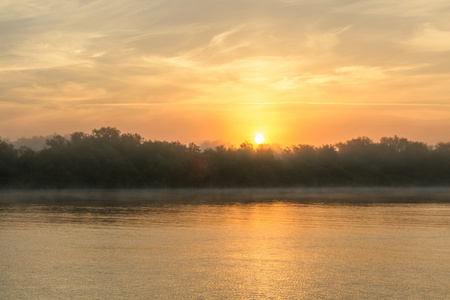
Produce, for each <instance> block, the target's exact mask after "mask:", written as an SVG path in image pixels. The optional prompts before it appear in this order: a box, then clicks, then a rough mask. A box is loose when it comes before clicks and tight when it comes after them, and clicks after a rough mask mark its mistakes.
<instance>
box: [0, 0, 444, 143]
mask: <svg viewBox="0 0 450 300" xmlns="http://www.w3.org/2000/svg"><path fill="white" fill-rule="evenodd" d="M188 2H189V5H188V3H187V1H185V0H183V1H182V0H170V1H169V0H158V1H156V0H155V1H139V0H129V1H110V0H99V1H82V0H79V1H75V0H73V1H59V0H44V1H41V0H39V1H38V0H20V1H17V0H3V1H2V2H0V35H1V36H2V43H1V45H0V92H1V93H0V136H1V137H4V138H10V139H16V138H19V137H21V136H27V137H31V136H34V135H48V134H52V133H55V132H56V133H60V134H67V133H71V132H74V131H85V132H90V131H91V130H92V129H93V128H99V127H101V126H115V127H117V128H119V129H121V130H122V132H137V133H140V134H142V135H143V136H144V137H145V138H147V139H153V140H155V139H157V140H179V141H181V142H183V143H188V142H192V141H193V142H196V143H198V144H202V143H203V142H204V141H207V140H209V141H219V143H220V142H231V143H233V144H239V143H241V142H243V141H245V140H247V141H252V140H253V137H254V135H255V134H256V133H257V132H261V133H263V134H264V136H265V138H266V142H267V143H277V144H281V145H291V144H314V145H321V144H326V143H336V142H339V141H345V140H348V139H350V138H354V137H357V136H368V137H370V138H372V139H374V140H376V141H377V140H378V139H379V138H380V137H382V136H393V135H399V136H403V137H407V138H409V139H412V140H420V141H424V142H427V143H430V144H435V143H437V142H440V141H449V140H450V96H449V95H450V84H449V82H450V59H449V57H450V21H449V20H450V8H449V7H448V2H447V1H442V0H429V1H422V0H409V1H389V2H386V1H379V0H366V1H357V2H348V1H341V0H329V1H300V0H298V1H297V0H239V1H237V0H223V1H222V0H218V1H210V0H208V1H207V0H189V1H188Z"/></svg>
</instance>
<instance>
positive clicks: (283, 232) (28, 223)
mask: <svg viewBox="0 0 450 300" xmlns="http://www.w3.org/2000/svg"><path fill="white" fill-rule="evenodd" d="M0 199H1V200H0V298H1V299H50V298H51V299H259V298H264V299H314V298H319V299H361V298H364V299H367V298H375V299H386V298H390V299H393V298H395V299H404V298H408V299H448V298H449V297H450V288H449V284H448V283H449V282H450V189H436V190H432V189H415V190H401V189H376V190H368V189H357V190H346V189H334V190H314V189H298V190H297V189H292V190H202V191H196V190H180V191H89V192H80V191H52V192H42V191H41V192H36V191H34V192H14V191H12V192H3V193H0Z"/></svg>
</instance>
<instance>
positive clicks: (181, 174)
mask: <svg viewBox="0 0 450 300" xmlns="http://www.w3.org/2000/svg"><path fill="white" fill-rule="evenodd" d="M46 145H47V146H46V148H44V149H42V150H40V151H35V150H32V149H31V148H28V147H24V146H23V147H20V148H18V149H17V148H15V147H14V146H13V145H12V144H9V143H7V142H5V141H2V140H0V187H2V188H148V187H155V188H162V187H163V188H174V187H175V188H177V187H283V186H449V185H450V142H447V143H438V144H436V145H434V146H429V145H427V144H425V143H422V142H415V141H410V140H408V139H406V138H400V137H397V136H394V137H384V138H382V139H381V140H380V141H379V142H374V141H372V140H371V139H369V138H367V137H358V138H355V139H352V140H349V141H346V142H343V143H337V144H335V145H323V146H320V147H315V146H311V145H295V146H291V147H288V148H285V149H284V150H283V151H281V152H275V151H274V150H273V149H271V148H270V147H269V146H267V145H264V144H262V145H258V146H257V147H254V146H253V145H252V144H250V143H248V142H245V143H242V144H241V145H240V146H239V147H233V146H231V147H225V146H218V147H214V148H207V149H205V150H200V148H199V147H198V146H197V145H196V144H194V143H190V144H189V145H185V144H182V143H180V142H167V141H152V140H144V139H143V138H142V137H141V136H140V135H139V134H130V133H125V134H122V133H121V132H120V130H118V129H117V128H113V127H102V128H100V129H94V130H92V133H91V134H87V133H84V132H74V133H72V134H71V135H70V137H67V138H65V137H62V136H60V135H56V136H54V137H52V138H51V139H48V140H47V142H46Z"/></svg>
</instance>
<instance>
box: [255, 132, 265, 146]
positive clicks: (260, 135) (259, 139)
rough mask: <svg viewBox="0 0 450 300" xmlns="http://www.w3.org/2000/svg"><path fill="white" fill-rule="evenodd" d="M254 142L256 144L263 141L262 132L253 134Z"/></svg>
mask: <svg viewBox="0 0 450 300" xmlns="http://www.w3.org/2000/svg"><path fill="white" fill-rule="evenodd" d="M255 143H257V144H261V143H264V137H263V135H262V134H257V135H256V136H255Z"/></svg>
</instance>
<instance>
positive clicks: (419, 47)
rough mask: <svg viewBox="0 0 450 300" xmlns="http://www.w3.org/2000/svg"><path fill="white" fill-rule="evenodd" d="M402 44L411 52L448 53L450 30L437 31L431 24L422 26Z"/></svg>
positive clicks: (449, 49)
mask: <svg viewBox="0 0 450 300" xmlns="http://www.w3.org/2000/svg"><path fill="white" fill-rule="evenodd" d="M404 44H406V45H407V46H409V49H410V50H412V51H430V52H442V51H450V30H438V29H436V28H434V27H433V26H432V25H431V24H424V25H422V26H420V29H419V30H417V32H416V33H415V35H414V36H413V37H412V38H411V39H409V40H407V41H405V42H404Z"/></svg>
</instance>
